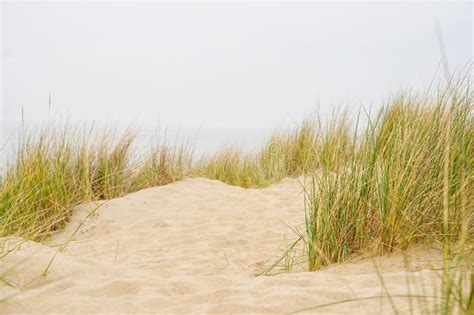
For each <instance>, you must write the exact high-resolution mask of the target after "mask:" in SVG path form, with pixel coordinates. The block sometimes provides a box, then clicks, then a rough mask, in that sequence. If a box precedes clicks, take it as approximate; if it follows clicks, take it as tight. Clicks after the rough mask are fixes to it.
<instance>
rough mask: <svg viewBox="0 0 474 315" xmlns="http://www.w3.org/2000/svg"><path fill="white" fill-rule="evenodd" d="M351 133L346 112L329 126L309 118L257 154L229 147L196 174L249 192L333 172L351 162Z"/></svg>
mask: <svg viewBox="0 0 474 315" xmlns="http://www.w3.org/2000/svg"><path fill="white" fill-rule="evenodd" d="M350 130H351V129H350V124H349V119H348V115H347V113H345V112H344V113H343V114H342V115H335V116H334V118H333V119H332V120H331V121H330V123H329V124H327V125H324V124H323V123H321V121H320V120H319V119H318V117H317V116H310V117H309V118H307V119H305V120H304V121H303V122H302V123H301V124H299V125H298V126H297V127H296V128H293V129H285V130H282V131H276V132H274V133H273V134H272V135H271V137H270V138H269V140H268V141H266V142H265V143H264V145H263V146H262V149H261V150H259V151H257V152H254V153H252V152H243V151H242V150H240V149H239V148H237V147H228V148H226V149H224V150H222V151H219V152H217V153H216V154H214V155H211V156H208V157H205V158H203V159H201V160H200V161H199V162H198V163H197V165H196V166H195V168H194V172H195V173H194V174H195V175H198V176H204V177H208V178H212V179H217V180H220V181H223V182H225V183H227V184H231V185H237V186H242V187H245V188H247V187H265V186H268V185H270V184H272V183H275V182H277V181H279V180H281V179H283V178H285V177H298V176H301V175H309V174H312V173H314V172H315V171H316V170H318V169H319V168H321V167H325V168H328V169H334V168H335V167H336V164H338V163H345V161H346V160H348V159H349V156H350V150H351V148H350V146H349V144H350V140H351V133H350Z"/></svg>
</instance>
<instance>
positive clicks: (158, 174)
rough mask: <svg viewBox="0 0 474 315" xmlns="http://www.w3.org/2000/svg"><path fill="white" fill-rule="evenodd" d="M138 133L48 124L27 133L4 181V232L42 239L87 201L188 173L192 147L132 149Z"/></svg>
mask: <svg viewBox="0 0 474 315" xmlns="http://www.w3.org/2000/svg"><path fill="white" fill-rule="evenodd" d="M134 139H135V133H133V132H131V131H125V132H122V133H117V132H96V131H95V130H94V129H93V128H91V129H88V130H87V131H86V132H79V131H77V130H75V129H74V128H71V127H70V126H66V127H64V129H58V128H57V127H54V126H48V128H45V129H43V130H41V131H39V132H37V133H31V132H24V133H23V134H22V137H21V139H20V140H19V143H18V146H17V151H16V157H15V159H14V162H13V164H12V166H11V167H10V168H9V169H8V171H7V173H6V174H5V176H4V177H3V178H2V181H1V184H0V200H1V203H0V236H5V235H19V236H22V237H25V238H27V239H34V240H41V239H43V238H45V237H47V236H48V235H49V234H50V233H51V232H53V231H55V230H57V229H59V228H61V227H62V226H63V225H64V224H65V223H66V222H67V220H68V217H69V216H70V214H71V211H72V208H73V207H74V206H75V205H77V204H79V203H82V202H86V201H91V200H98V199H110V198H115V197H119V196H122V195H124V194H126V193H129V192H132V191H136V190H139V189H142V188H146V187H151V186H155V185H162V184H166V183H170V182H172V181H175V180H178V179H180V178H182V177H183V176H184V172H185V168H186V167H187V163H188V161H190V158H191V151H190V150H189V147H188V146H180V147H177V148H174V149H173V148H171V147H170V146H169V145H167V144H165V143H164V144H161V145H159V146H156V147H155V148H153V150H152V152H151V154H150V155H149V156H148V157H146V158H141V159H140V158H137V157H136V156H134V155H133V154H132V144H133V141H134Z"/></svg>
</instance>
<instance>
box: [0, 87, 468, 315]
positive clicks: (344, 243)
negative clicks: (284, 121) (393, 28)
mask: <svg viewBox="0 0 474 315" xmlns="http://www.w3.org/2000/svg"><path fill="white" fill-rule="evenodd" d="M433 94H435V95H433ZM473 109H474V103H473V94H472V91H471V88H470V82H468V81H466V80H460V81H459V83H458V84H456V85H454V86H451V87H449V88H439V89H438V90H437V91H436V93H427V94H425V95H423V96H412V95H409V94H400V95H398V96H397V97H395V98H394V99H393V100H392V101H390V102H389V103H388V104H386V105H385V106H383V107H382V108H381V109H380V111H379V112H378V113H377V114H376V115H375V116H371V117H368V118H369V123H368V124H367V126H366V128H365V130H364V132H363V133H362V134H360V130H358V121H355V123H354V121H352V120H351V119H349V115H348V114H347V113H346V112H342V114H339V115H335V116H334V117H333V119H331V120H330V121H329V123H324V122H321V119H319V117H318V116H315V117H310V118H308V119H306V120H305V121H303V122H302V123H301V124H300V125H299V126H298V127H297V128H294V129H287V130H282V131H277V132H275V133H273V135H272V136H271V137H270V139H269V140H268V141H267V142H266V143H265V144H264V145H263V146H262V149H261V150H260V151H258V152H243V151H242V150H241V149H240V148H237V147H229V148H227V149H224V150H221V151H220V152H217V153H216V154H214V155H210V156H207V157H204V158H202V159H200V160H199V161H197V162H196V163H193V161H192V152H191V150H190V146H188V145H185V144H177V145H173V146H170V145H169V144H167V143H159V144H157V145H156V146H154V147H153V148H152V150H151V153H149V154H148V155H145V156H136V155H135V154H134V152H133V150H132V147H133V143H134V139H135V133H134V132H131V131H126V132H123V133H120V134H117V133H116V132H115V133H107V132H102V133H98V132H96V131H95V130H94V129H93V128H91V129H88V130H87V131H86V132H79V131H77V130H74V128H72V129H71V128H64V129H58V128H55V127H54V126H53V127H52V128H48V129H44V130H43V131H41V132H39V133H33V134H31V133H25V134H24V136H23V138H22V140H21V141H20V142H19V143H18V146H17V152H16V157H15V159H14V163H13V164H12V166H11V167H9V168H8V170H7V173H6V175H5V176H4V177H3V178H2V179H1V183H0V200H1V202H0V236H5V235H19V236H22V237H24V238H26V239H35V240H42V239H44V238H45V237H47V236H48V235H49V234H50V233H51V232H53V231H55V230H57V229H59V228H61V227H62V226H63V225H64V224H65V223H66V222H67V220H68V217H69V216H70V214H71V211H72V209H73V207H74V206H75V205H76V204H79V203H82V202H85V201H90V200H96V199H110V198H114V197H118V196H122V195H124V194H126V193H129V192H132V191H136V190H139V189H142V188H146V187H151V186H157V185H163V184H167V183H171V182H173V181H176V180H179V179H181V178H183V177H184V176H204V177H208V178H212V179H218V180H221V181H223V182H226V183H228V184H232V185H239V186H242V187H265V186H267V185H269V184H272V183H274V182H276V181H279V180H281V179H282V178H285V177H289V176H290V177H296V176H300V175H306V176H309V177H311V178H312V182H311V187H310V188H309V190H307V191H306V198H305V204H306V206H305V207H306V234H305V235H304V237H301V239H303V240H304V241H305V242H306V249H307V255H308V261H309V269H310V270H316V269H318V268H320V267H321V266H324V265H327V264H330V263H334V262H342V261H344V260H346V259H347V258H348V257H350V256H351V255H353V254H356V253H360V252H367V251H368V252H370V253H372V254H373V255H382V254H384V253H388V252H391V251H393V250H394V249H402V250H403V249H406V248H407V247H408V246H410V245H412V244H415V243H420V242H426V243H430V244H435V245H438V247H440V248H442V249H443V254H444V261H445V265H444V268H443V270H442V278H443V281H442V283H443V284H442V288H440V302H439V303H437V304H436V309H435V311H436V312H441V313H444V314H448V313H451V312H453V311H460V312H462V313H467V314H468V313H472V312H473V308H474V297H473V296H474V293H473V274H472V266H473V255H472V245H473V244H472V240H473V236H474V225H473V222H474V220H473V219H474V218H473V216H474V213H473V212H474V211H473V209H474V172H473V170H474V117H473ZM71 130H72V131H71ZM316 170H321V171H320V172H319V174H318V175H315V172H316Z"/></svg>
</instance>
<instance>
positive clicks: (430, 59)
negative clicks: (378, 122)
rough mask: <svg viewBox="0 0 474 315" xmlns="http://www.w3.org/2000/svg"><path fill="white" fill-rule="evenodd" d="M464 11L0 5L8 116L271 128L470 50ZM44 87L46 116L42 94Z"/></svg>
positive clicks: (371, 99) (426, 75)
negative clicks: (441, 39)
mask: <svg viewBox="0 0 474 315" xmlns="http://www.w3.org/2000/svg"><path fill="white" fill-rule="evenodd" d="M472 10H473V9H472V5H471V4H470V2H465V3H457V4H452V3H451V4H449V3H445V4H443V3H418V4H409V3H402V2H399V3H382V4H374V3H353V4H347V3H345V4H343V3H340V4H334V3H299V4H292V3H286V4H272V3H260V4H245V3H221V4H216V3H207V4H199V3H194V4H184V3H182V4H176V3H175V4H170V3H133V2H129V3H127V2H125V3H119V2H116V3H114V2H109V3H102V4H97V3H96V4H94V3H76V4H71V3H69V4H68V3H36V4H31V3H30V4H28V3H5V2H2V50H1V53H2V55H1V66H2V68H1V74H2V98H1V101H2V118H3V119H4V120H8V121H18V120H19V119H20V117H21V108H22V107H23V108H24V113H25V117H26V119H27V120H32V121H44V120H46V119H48V116H51V115H52V116H55V117H65V116H68V117H69V118H70V119H72V120H76V121H99V122H104V121H119V122H122V123H130V122H133V123H135V124H146V125H152V124H155V123H156V122H157V120H159V122H160V123H161V125H164V126H170V127H175V126H178V127H181V128H194V127H203V128H209V129H221V128H231V129H232V128H234V129H247V130H252V129H270V128H274V127H276V126H282V125H285V124H288V122H291V121H296V120H299V119H300V118H301V117H303V116H304V115H305V114H307V113H309V112H311V111H314V110H315V109H316V107H317V104H319V105H320V108H321V112H322V113H323V114H325V113H328V112H330V111H331V109H333V108H334V107H336V106H338V105H341V104H346V105H350V106H351V107H357V108H358V107H359V106H360V105H361V104H362V103H363V104H365V105H369V104H379V103H380V101H381V100H382V99H383V98H386V97H387V96H389V95H390V93H391V92H394V91H397V90H399V89H400V88H411V89H413V90H417V89H421V88H423V86H424V85H425V86H426V85H428V84H429V83H430V81H431V79H432V78H433V76H434V75H435V72H436V70H437V68H438V65H439V62H440V53H439V45H438V42H437V39H436V32H435V19H439V21H440V23H441V27H442V32H443V36H444V41H445V45H446V51H447V57H448V59H449V64H450V67H451V68H453V69H454V68H456V67H460V66H462V65H465V64H466V63H467V62H469V61H470V60H471V58H472V13H473V11H472ZM49 93H51V95H52V106H51V110H50V111H49V110H48V95H49Z"/></svg>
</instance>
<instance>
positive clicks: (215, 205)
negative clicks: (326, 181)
mask: <svg viewBox="0 0 474 315" xmlns="http://www.w3.org/2000/svg"><path fill="white" fill-rule="evenodd" d="M301 192H302V188H301V184H300V183H299V182H298V181H297V180H295V179H286V180H284V181H282V182H281V183H279V184H277V185H274V186H271V187H269V188H266V189H261V190H254V189H243V188H240V187H234V186H229V185H226V184H223V183H221V182H218V181H213V180H208V179H201V178H193V179H186V180H183V181H180V182H176V183H173V184H169V185H166V186H161V187H156V188H150V189H145V190H142V191H139V192H136V193H133V194H130V195H127V196H125V197H123V198H118V199H114V200H110V201H107V202H103V204H102V205H101V207H100V208H99V209H98V210H97V211H96V213H95V214H94V215H92V216H90V217H89V218H87V219H84V218H86V217H87V215H88V214H89V213H90V211H91V209H93V208H94V205H93V204H89V205H81V206H79V207H77V209H76V210H75V212H74V215H73V217H72V218H71V222H70V223H69V225H68V226H67V228H66V229H65V230H64V231H62V232H60V233H58V234H57V235H55V236H53V237H52V239H51V240H49V241H48V243H47V244H38V243H34V242H27V243H24V244H23V245H22V246H21V247H20V249H19V250H18V251H15V252H14V253H11V254H9V255H8V256H6V257H5V258H3V259H2V261H1V270H0V272H2V274H4V276H5V280H6V282H8V283H9V285H7V284H2V285H0V293H1V296H0V297H2V298H5V297H7V298H6V300H4V301H3V302H1V303H0V308H1V309H2V313H3V314H9V313H35V314H38V313H84V314H85V313H249V312H254V313H266V312H270V313H289V312H293V311H297V310H301V309H305V308H309V307H313V306H316V305H320V304H325V303H331V302H336V301H340V300H344V299H352V298H361V297H370V296H378V295H381V294H384V289H383V287H382V285H381V282H380V280H379V278H378V276H377V275H376V273H375V269H374V266H373V261H372V260H359V261H353V262H349V263H346V264H342V265H333V266H330V267H328V268H325V269H324V270H321V271H318V272H311V273H310V272H305V271H304V267H305V265H304V258H303V257H304V254H303V252H302V248H303V246H302V244H301V245H300V246H299V247H297V248H296V249H297V251H296V254H295V259H294V263H295V265H294V267H293V270H292V271H291V272H289V273H278V274H275V275H272V276H259V277H257V276H256V274H257V273H259V272H261V271H263V270H265V268H266V267H268V266H269V265H271V264H272V263H273V262H275V260H276V259H277V258H278V257H279V256H281V254H282V253H283V251H284V248H285V237H286V238H287V241H288V243H289V242H291V241H292V240H294V239H296V235H295V234H294V232H292V230H291V228H296V229H298V230H300V231H303V227H304V207H303V195H302V193H301ZM81 222H83V224H82V225H81V226H80V228H79V230H78V232H77V233H76V234H75V235H74V237H73V238H72V240H71V242H70V243H69V244H68V245H67V246H66V248H65V249H64V250H63V251H60V252H58V248H59V245H61V244H63V243H64V242H65V241H66V240H67V239H68V238H69V237H70V235H71V234H72V233H73V232H74V230H76V228H77V227H78V224H80V223H81ZM4 241H5V242H6V243H7V244H6V246H13V245H14V244H15V243H17V242H18V241H20V240H18V239H11V240H4ZM56 253H57V255H56V256H55V258H54V261H53V263H52V265H51V266H50V268H49V272H48V274H47V275H46V276H42V275H41V274H42V272H43V271H44V270H45V268H46V266H47V265H48V263H49V262H50V261H51V258H52V257H53V255H55V254H56ZM434 260H436V254H434V252H431V251H429V250H421V249H418V250H412V251H411V262H412V263H411V268H412V269H413V271H411V272H405V267H406V266H405V263H404V260H403V257H402V256H401V255H397V254H392V255H389V256H385V257H381V258H377V259H376V260H375V262H376V263H377V264H378V265H379V266H380V270H381V271H382V273H383V277H384V279H385V284H386V287H387V288H388V289H389V291H390V293H391V294H394V295H397V294H407V293H411V294H421V293H424V294H428V295H432V294H433V291H432V290H433V289H432V287H433V284H434V282H435V281H437V276H436V274H435V273H434V272H433V271H429V270H428V268H429V267H430V266H431V265H432V264H433V263H434ZM282 270H283V266H278V267H277V268H275V270H274V272H277V271H282ZM408 278H410V279H411V280H412V281H414V282H415V283H416V284H414V285H413V286H412V287H411V291H410V292H408V291H407V279H408ZM420 283H422V284H423V285H421V286H420ZM393 301H394V303H395V304H396V306H397V308H398V310H399V311H401V312H404V311H408V310H409V308H410V304H409V303H408V299H406V298H393ZM391 307H392V306H391V304H390V303H389V299H371V300H364V301H357V302H351V303H344V304H337V305H333V306H329V307H324V308H321V309H318V310H317V312H318V313H325V312H327V313H348V314H349V313H350V314H354V313H360V314H367V313H374V314H378V313H383V312H386V311H390V310H391ZM418 310H419V309H418V307H417V306H415V311H416V312H417V311H418ZM309 312H315V310H311V311H309Z"/></svg>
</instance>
